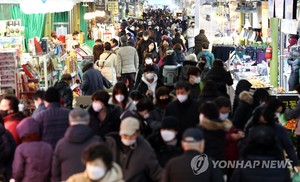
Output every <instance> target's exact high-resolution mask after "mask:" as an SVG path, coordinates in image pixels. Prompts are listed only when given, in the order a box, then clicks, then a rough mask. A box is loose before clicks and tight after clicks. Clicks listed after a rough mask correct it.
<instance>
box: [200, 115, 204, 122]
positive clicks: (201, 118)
mask: <svg viewBox="0 0 300 182" xmlns="http://www.w3.org/2000/svg"><path fill="white" fill-rule="evenodd" d="M199 120H200V123H201V122H202V121H203V120H204V114H202V113H201V114H200V115H199Z"/></svg>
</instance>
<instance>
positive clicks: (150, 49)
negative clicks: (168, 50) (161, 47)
mask: <svg viewBox="0 0 300 182" xmlns="http://www.w3.org/2000/svg"><path fill="white" fill-rule="evenodd" d="M148 54H151V56H152V58H153V62H154V63H158V61H159V56H158V53H157V52H156V45H155V42H153V41H152V42H150V44H149V45H148V48H147V49H146V50H145V51H144V58H146V56H147V55H148Z"/></svg>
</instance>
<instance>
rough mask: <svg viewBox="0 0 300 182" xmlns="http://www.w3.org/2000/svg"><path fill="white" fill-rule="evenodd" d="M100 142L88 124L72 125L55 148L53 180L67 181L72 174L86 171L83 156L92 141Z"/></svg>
mask: <svg viewBox="0 0 300 182" xmlns="http://www.w3.org/2000/svg"><path fill="white" fill-rule="evenodd" d="M97 142H100V138H99V137H97V136H95V135H94V133H93V131H92V130H91V129H90V128H89V127H88V126H87V125H81V124H78V125H75V126H70V127H69V128H68V129H67V131H66V133H65V136H64V137H63V138H62V139H61V140H59V142H58V143H57V146H56V148H55V152H54V155H53V162H52V178H51V181H52V182H59V181H65V180H66V179H68V178H69V177H70V176H72V175H73V174H76V173H80V172H82V171H84V169H85V166H84V164H82V161H81V156H82V153H83V150H84V149H85V148H86V147H87V146H88V145H90V144H92V143H97Z"/></svg>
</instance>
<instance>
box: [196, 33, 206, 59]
mask: <svg viewBox="0 0 300 182" xmlns="http://www.w3.org/2000/svg"><path fill="white" fill-rule="evenodd" d="M203 43H207V44H209V41H208V39H207V37H206V35H205V30H203V29H201V30H200V33H199V34H198V35H197V36H196V37H195V54H196V55H198V53H199V52H201V50H202V44H203Z"/></svg>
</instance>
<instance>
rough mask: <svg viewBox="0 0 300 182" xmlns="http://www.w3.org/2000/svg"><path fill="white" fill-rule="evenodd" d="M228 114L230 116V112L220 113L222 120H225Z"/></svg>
mask: <svg viewBox="0 0 300 182" xmlns="http://www.w3.org/2000/svg"><path fill="white" fill-rule="evenodd" d="M228 116H229V113H225V114H223V113H220V117H219V118H220V120H222V121H223V120H225V119H227V118H228Z"/></svg>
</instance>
